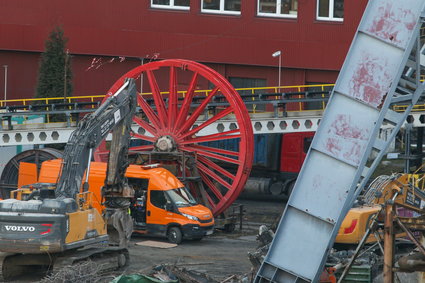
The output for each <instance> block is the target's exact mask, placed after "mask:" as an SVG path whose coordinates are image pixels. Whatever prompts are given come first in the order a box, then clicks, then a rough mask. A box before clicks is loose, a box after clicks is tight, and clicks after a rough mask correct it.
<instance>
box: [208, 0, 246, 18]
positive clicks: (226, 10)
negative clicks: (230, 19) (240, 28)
mask: <svg viewBox="0 0 425 283" xmlns="http://www.w3.org/2000/svg"><path fill="white" fill-rule="evenodd" d="M202 12H204V13H219V14H232V15H240V13H241V0H202Z"/></svg>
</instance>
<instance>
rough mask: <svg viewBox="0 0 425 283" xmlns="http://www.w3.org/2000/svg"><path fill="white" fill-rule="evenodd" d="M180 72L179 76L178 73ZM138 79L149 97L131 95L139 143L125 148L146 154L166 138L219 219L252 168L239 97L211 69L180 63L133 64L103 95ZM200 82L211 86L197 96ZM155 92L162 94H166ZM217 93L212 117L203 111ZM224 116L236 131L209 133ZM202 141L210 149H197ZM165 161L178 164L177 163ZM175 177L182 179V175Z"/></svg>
mask: <svg viewBox="0 0 425 283" xmlns="http://www.w3.org/2000/svg"><path fill="white" fill-rule="evenodd" d="M180 69H181V70H183V72H182V74H183V73H184V75H181V72H180ZM159 74H161V75H162V74H167V75H169V77H168V78H163V77H161V80H160V79H159V77H158V76H159ZM142 75H144V76H145V78H146V80H147V82H148V83H147V86H148V88H150V92H151V93H152V95H150V96H148V97H146V96H140V95H138V96H137V102H138V105H139V106H140V108H141V109H140V113H139V114H138V115H136V117H134V122H135V123H136V124H137V125H138V127H139V130H138V131H136V133H134V134H132V138H133V139H136V140H137V139H138V140H143V141H144V142H143V143H140V145H135V146H132V147H130V150H132V152H134V153H137V152H141V151H152V150H153V148H154V144H155V143H156V142H157V141H158V139H159V138H160V137H167V139H169V140H170V144H171V145H175V146H176V150H177V151H178V152H180V153H185V154H188V153H190V155H191V156H192V155H193V156H194V157H195V158H194V161H193V162H194V164H192V163H188V164H186V168H185V169H182V170H187V169H189V167H188V166H191V168H192V169H191V170H193V172H192V173H193V174H194V175H196V176H200V177H201V179H202V182H201V183H202V185H201V186H199V189H198V195H199V197H202V201H203V202H204V203H205V204H206V205H208V204H209V205H210V207H211V210H212V212H213V214H214V215H215V216H217V215H220V214H221V213H222V212H223V211H224V210H225V209H226V208H227V207H229V205H230V204H231V203H232V202H233V201H234V200H235V199H236V198H237V196H238V195H239V193H240V192H241V191H242V190H243V188H244V184H245V182H246V180H247V178H248V177H249V173H250V167H251V165H252V159H253V144H254V141H253V132H252V123H251V121H250V117H249V114H248V112H247V111H246V109H245V105H244V103H243V101H242V99H241V97H240V95H239V94H238V93H237V92H236V91H235V89H234V88H233V87H232V86H231V85H230V83H229V82H227V81H226V80H225V79H224V78H223V77H222V76H221V75H220V74H219V73H217V72H216V71H214V70H212V69H211V68H208V67H206V66H204V65H202V64H199V63H196V62H192V61H189V60H183V59H175V60H158V61H155V62H150V63H148V64H144V65H143V66H138V67H136V68H135V69H133V70H131V71H129V72H127V73H126V74H124V75H123V76H122V77H121V78H120V79H119V80H117V82H116V83H115V84H114V85H113V86H112V87H111V88H110V89H109V91H108V92H109V93H115V91H116V90H118V89H119V88H120V87H121V86H122V84H123V83H124V80H125V78H134V79H136V78H138V77H140V76H142ZM201 83H202V85H203V86H204V85H206V84H205V83H207V84H208V85H213V86H214V87H213V89H212V90H211V91H209V92H208V94H207V95H205V94H202V95H198V93H197V91H196V89H197V87H198V86H200V85H201ZM181 85H187V87H186V89H185V90H186V93H185V94H184V95H183V96H182V95H181V94H180V93H179V90H180V86H181ZM114 90H115V91H114ZM161 91H168V92H169V94H166V93H165V94H164V93H161ZM217 94H220V100H219V102H220V103H219V105H223V106H218V107H217V108H216V109H217V111H214V114H213V113H210V112H209V106H211V103H212V102H215V98H217ZM148 98H149V99H148ZM104 101H105V100H104ZM229 114H230V115H229ZM229 116H231V117H232V118H234V120H232V124H235V125H236V127H231V128H230V129H229V128H228V127H226V130H224V131H222V132H218V131H215V130H213V131H212V132H211V131H210V129H215V127H214V126H213V125H214V124H215V123H217V122H221V121H223V120H224V119H227V118H228V117H229ZM203 117H205V118H204V119H203ZM223 118H224V119H223ZM195 125H196V126H195ZM232 139H234V140H232ZM226 140H229V142H233V141H234V142H235V148H236V149H234V150H228V149H222V148H221V146H219V145H218V146H216V145H215V144H220V145H221V144H223V143H224V142H226ZM145 141H146V143H145ZM204 143H205V144H207V143H211V144H213V146H211V145H209V146H207V145H203V144H204ZM226 144H227V142H226ZM99 150H100V151H101V156H100V157H102V159H103V160H104V157H105V156H107V153H108V152H107V151H106V147H105V148H104V149H99ZM99 159H100V158H99ZM173 160H174V159H173ZM155 162H164V161H163V160H155ZM165 162H172V164H174V165H178V164H179V161H178V160H174V161H165ZM192 166H193V167H192ZM178 168H180V167H178ZM177 173H180V174H182V175H184V174H183V173H184V172H177ZM192 173H191V174H188V176H191V175H192ZM191 189H192V190H195V189H194V188H191Z"/></svg>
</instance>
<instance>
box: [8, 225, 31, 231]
mask: <svg viewBox="0 0 425 283" xmlns="http://www.w3.org/2000/svg"><path fill="white" fill-rule="evenodd" d="M4 227H5V228H6V231H13V232H34V231H35V227H33V226H13V225H5V226H4Z"/></svg>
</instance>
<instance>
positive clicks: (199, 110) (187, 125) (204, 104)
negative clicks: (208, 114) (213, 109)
mask: <svg viewBox="0 0 425 283" xmlns="http://www.w3.org/2000/svg"><path fill="white" fill-rule="evenodd" d="M218 89H219V88H218V87H215V88H214V89H213V90H212V91H211V93H210V94H209V95H208V96H207V97H205V99H204V101H202V103H201V105H199V106H198V108H196V110H195V111H194V112H193V113H192V115H190V117H189V119H187V120H186V122H184V124H183V126H182V127H181V128H180V129H179V131H178V132H177V134H181V133H184V132H185V131H187V130H188V129H189V128H190V127H191V126H192V125H193V123H195V121H196V119H198V117H199V115H201V113H202V112H203V111H204V110H205V107H207V105H208V103H210V101H211V99H212V98H213V96H214V95H215V94H216V93H217V91H218Z"/></svg>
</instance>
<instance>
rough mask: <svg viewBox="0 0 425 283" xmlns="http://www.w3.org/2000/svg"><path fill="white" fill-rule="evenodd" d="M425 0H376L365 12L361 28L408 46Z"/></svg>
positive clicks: (373, 34) (375, 35)
mask: <svg viewBox="0 0 425 283" xmlns="http://www.w3.org/2000/svg"><path fill="white" fill-rule="evenodd" d="M423 2H424V1H423V0H402V1H401V0H399V1H388V0H375V1H372V5H369V6H368V10H367V12H365V13H364V15H363V19H364V20H362V23H361V25H360V27H359V30H360V31H362V32H365V33H368V34H370V35H371V36H374V37H377V38H379V39H381V40H383V41H385V42H387V43H389V44H393V45H395V46H397V47H399V48H401V49H405V48H407V45H408V43H409V40H410V38H411V35H412V32H413V30H414V28H415V26H416V23H417V20H418V18H419V16H420V14H421V11H422V7H423V5H424V3H423Z"/></svg>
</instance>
